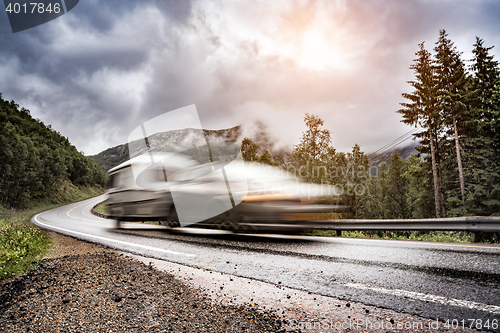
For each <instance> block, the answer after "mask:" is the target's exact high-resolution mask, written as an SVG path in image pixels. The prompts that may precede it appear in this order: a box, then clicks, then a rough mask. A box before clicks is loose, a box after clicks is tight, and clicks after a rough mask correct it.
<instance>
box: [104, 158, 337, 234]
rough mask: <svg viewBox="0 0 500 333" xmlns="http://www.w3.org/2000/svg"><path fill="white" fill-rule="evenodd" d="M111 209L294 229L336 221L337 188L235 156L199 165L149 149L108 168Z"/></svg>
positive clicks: (139, 217) (145, 216) (177, 220)
mask: <svg viewBox="0 0 500 333" xmlns="http://www.w3.org/2000/svg"><path fill="white" fill-rule="evenodd" d="M109 176H110V180H109V189H108V192H107V193H108V196H109V198H108V201H107V203H108V207H109V212H110V215H111V216H112V217H113V218H114V219H116V221H117V225H118V226H119V225H120V221H151V220H155V221H159V222H160V223H164V224H166V225H168V226H170V227H179V226H188V225H189V226H197V227H205V228H218V229H227V230H231V231H234V232H282V233H290V232H291V233H295V232H301V231H303V230H305V229H308V223H309V221H312V220H330V219H333V218H334V217H335V216H336V214H337V211H338V210H339V209H341V208H342V207H341V206H338V205H331V204H322V203H320V202H321V201H325V200H329V201H330V203H332V202H335V198H334V196H333V193H334V192H333V188H332V187H331V186H326V185H316V184H309V183H304V182H302V181H300V180H299V179H298V178H296V177H294V176H292V175H290V174H289V173H288V172H287V171H286V170H282V169H280V168H276V167H270V166H265V165H261V164H258V163H254V162H244V161H242V160H240V159H235V160H232V161H230V162H229V163H227V162H224V161H215V162H208V163H202V164H199V163H197V162H196V161H195V160H193V159H191V158H189V157H187V156H184V155H182V154H177V153H170V154H165V153H163V154H158V153H149V154H144V155H141V156H138V157H135V158H133V159H131V160H129V161H126V162H124V163H122V164H121V165H119V166H117V167H115V168H113V169H111V170H110V171H109Z"/></svg>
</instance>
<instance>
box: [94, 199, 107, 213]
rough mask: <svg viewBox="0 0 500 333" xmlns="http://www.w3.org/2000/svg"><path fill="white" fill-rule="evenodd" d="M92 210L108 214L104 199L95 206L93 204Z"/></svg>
mask: <svg viewBox="0 0 500 333" xmlns="http://www.w3.org/2000/svg"><path fill="white" fill-rule="evenodd" d="M94 210H95V211H96V212H98V213H101V214H104V215H108V214H109V210H108V205H106V201H104V202H101V203H100V204H98V205H97V206H95V207H94Z"/></svg>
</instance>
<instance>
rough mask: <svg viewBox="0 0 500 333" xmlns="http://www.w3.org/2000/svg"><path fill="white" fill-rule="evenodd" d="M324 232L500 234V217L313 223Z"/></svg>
mask: <svg viewBox="0 0 500 333" xmlns="http://www.w3.org/2000/svg"><path fill="white" fill-rule="evenodd" d="M311 226H314V227H315V228H317V229H322V230H375V231H376V230H387V231H403V230H416V231H469V232H500V217H491V216H487V217H485V216H467V217H452V218H440V219H397V220H354V219H351V220H347V219H346V220H328V221H311Z"/></svg>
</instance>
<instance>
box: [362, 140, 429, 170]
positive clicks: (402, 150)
mask: <svg viewBox="0 0 500 333" xmlns="http://www.w3.org/2000/svg"><path fill="white" fill-rule="evenodd" d="M418 145H419V144H418V143H417V142H414V141H412V142H411V143H410V144H409V145H407V146H404V147H395V148H392V149H391V150H386V151H383V152H381V153H380V154H375V155H373V156H372V157H370V158H369V159H370V164H371V165H379V164H380V163H382V162H385V163H387V164H389V161H390V159H391V155H392V154H394V152H395V151H397V152H398V153H399V156H401V158H403V159H407V158H408V157H410V155H411V154H412V153H413V154H417V153H418V152H417V150H416V148H417V147H418ZM370 155H372V154H368V156H370Z"/></svg>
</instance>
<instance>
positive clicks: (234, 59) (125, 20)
mask: <svg viewBox="0 0 500 333" xmlns="http://www.w3.org/2000/svg"><path fill="white" fill-rule="evenodd" d="M332 4H336V5H335V6H332ZM499 11H500V5H499V4H498V3H497V2H487V1H476V2H474V1H470V2H466V1H460V2H455V1H425V0H422V1H417V0H409V1H399V0H398V1H396V0H384V1H382V0H380V1H369V2H368V1H361V0H349V1H338V2H334V1H325V2H322V1H311V2H283V3H279V4H277V5H276V4H274V3H260V2H248V3H245V2H237V3H235V2H232V3H225V2H219V1H216V0H215V1H205V0H200V1H194V2H190V1H175V0H171V1H166V0H164V1H161V0H158V1H154V0H150V1H135V0H110V1H97V0H88V1H80V3H79V4H78V6H76V7H75V8H74V9H73V10H72V11H71V12H70V13H69V14H67V15H64V16H63V17H61V18H59V19H57V20H54V21H52V22H50V23H47V24H45V25H42V26H40V27H37V28H34V29H30V30H27V31H24V32H21V33H17V34H12V33H11V32H10V28H8V26H7V28H8V31H7V30H6V23H5V20H4V21H2V22H0V71H1V72H0V73H1V74H0V92H2V93H3V95H4V98H8V99H14V100H16V101H17V102H18V103H19V104H21V105H23V106H27V107H29V108H31V110H32V113H33V114H34V115H35V116H36V117H40V118H41V119H42V120H44V121H45V122H47V123H50V124H52V125H53V127H54V128H56V129H58V130H59V131H61V133H63V134H64V135H66V136H69V137H70V140H71V141H72V142H73V143H74V144H76V145H77V147H78V148H79V149H83V150H84V151H85V152H90V153H97V152H98V151H100V150H103V149H105V148H107V147H109V146H111V145H116V144H120V143H123V142H125V141H126V138H127V136H128V133H129V132H130V131H131V130H132V129H133V128H134V127H136V126H138V125H139V124H140V123H141V122H144V121H146V120H148V119H150V118H152V117H155V116H157V115H159V114H161V113H163V112H166V111H170V110H173V109H176V108H180V107H183V106H186V105H190V104H196V106H197V109H198V112H199V114H200V117H201V120H202V124H203V125H204V126H206V127H210V128H221V127H228V126H234V125H237V124H239V123H242V122H247V123H248V122H251V121H252V120H255V119H260V120H262V121H264V122H265V123H266V124H267V125H268V128H269V129H270V131H271V132H272V133H274V134H275V135H276V136H277V137H280V138H282V139H283V141H284V142H285V143H286V144H288V145H289V146H290V145H291V144H292V143H295V142H296V141H298V138H299V137H300V134H301V131H302V130H304V128H303V127H304V126H303V120H302V118H303V116H304V113H305V112H312V113H316V114H318V115H320V116H321V117H322V119H324V120H325V126H328V128H329V129H330V130H332V132H333V135H334V144H335V147H336V148H339V149H349V147H351V146H352V145H353V144H354V143H355V142H357V143H359V144H361V146H362V148H364V149H365V150H367V151H370V150H375V149H377V148H379V147H381V146H383V145H384V144H385V143H387V142H390V141H392V140H393V139H394V138H395V137H397V136H399V135H401V134H403V133H404V132H405V131H407V130H408V129H407V128H406V127H405V126H404V125H402V124H400V122H399V120H400V117H399V115H397V114H396V113H395V111H396V110H397V109H398V108H399V103H400V102H402V97H401V93H403V92H407V91H409V89H410V87H409V86H408V85H407V83H406V81H407V80H411V79H413V77H412V76H413V73H412V71H411V70H410V69H409V66H410V65H411V63H412V60H413V59H414V58H415V55H414V53H415V52H416V51H417V49H418V47H417V44H418V43H420V42H422V41H425V42H426V44H425V45H426V47H427V48H428V49H429V50H432V48H433V47H434V43H435V41H436V40H437V37H438V33H439V30H440V29H443V28H444V29H447V31H448V32H449V34H450V38H451V39H452V40H454V41H456V44H457V46H459V47H460V50H461V51H463V52H464V53H466V52H469V53H470V50H471V49H472V44H473V43H474V41H475V36H476V35H478V36H479V37H482V38H484V39H485V45H487V46H489V45H497V47H500V39H499V34H498V32H499V31H500V27H499V24H500V23H499V22H498V20H497V17H498V16H499V15H498V14H499ZM0 15H3V13H2V14H0ZM322 15H323V16H327V18H328V19H326V20H325V22H326V23H325V24H326V26H325V27H324V32H325V33H326V35H327V36H329V38H333V39H334V38H336V37H339V36H340V37H339V42H338V43H340V44H338V45H337V46H338V48H339V50H338V53H339V55H340V56H344V55H346V56H347V58H348V66H346V67H342V66H339V67H335V66H334V67H333V68H326V69H321V70H318V69H311V68H307V67H304V66H303V65H301V64H300V59H297V58H295V57H294V56H293V55H292V56H290V55H287V54H286V53H282V54H281V53H280V52H281V51H282V49H286V47H288V46H289V44H286V43H291V44H293V43H295V42H297V40H299V39H298V38H299V37H300V34H301V33H303V31H304V30H305V29H306V28H307V27H308V25H311V24H314V22H315V21H316V20H318V19H320V17H321V16H322ZM4 18H6V16H5V17H1V16H0V19H4ZM330 24H331V25H330ZM266 29H269V30H266ZM328 29H330V30H331V31H328ZM280 43H282V44H283V43H285V44H283V47H282V49H281V48H280V47H278V46H276V45H280ZM318 51H319V52H321V48H320V49H318ZM494 51H496V50H495V49H494ZM464 56H466V54H464ZM340 58H342V57H340ZM497 58H498V57H497ZM333 64H334V65H335V63H333Z"/></svg>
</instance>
